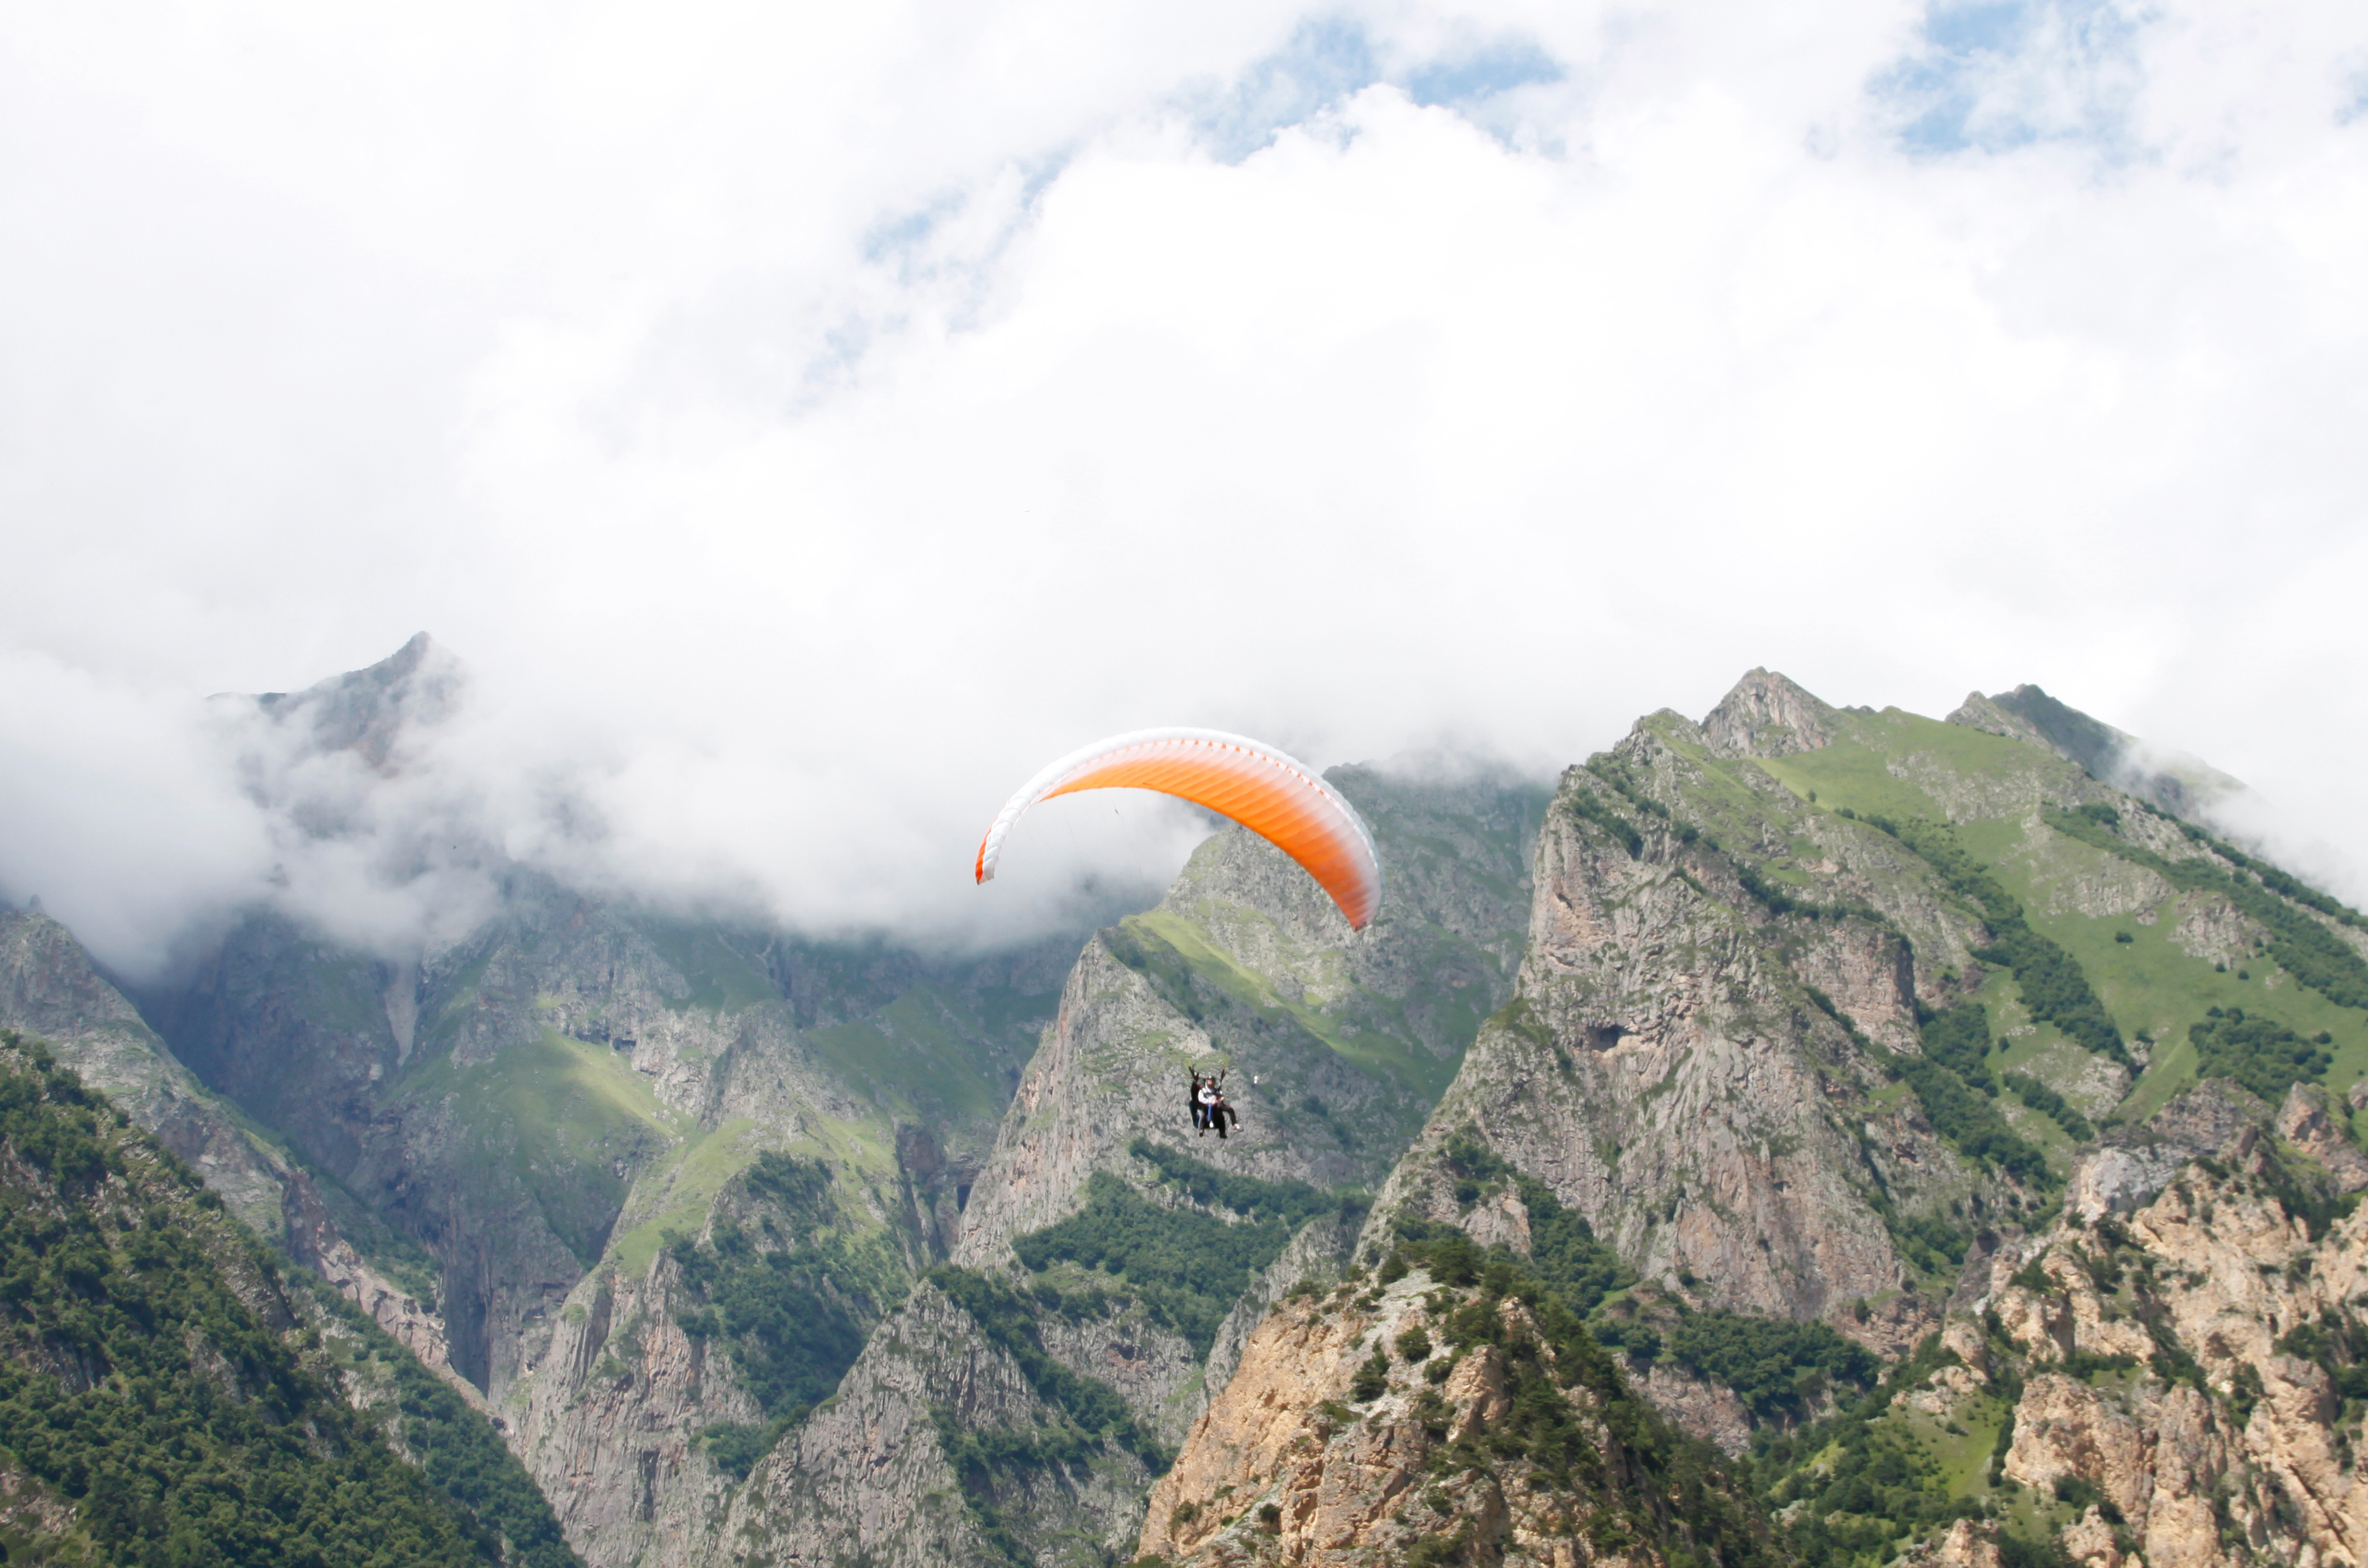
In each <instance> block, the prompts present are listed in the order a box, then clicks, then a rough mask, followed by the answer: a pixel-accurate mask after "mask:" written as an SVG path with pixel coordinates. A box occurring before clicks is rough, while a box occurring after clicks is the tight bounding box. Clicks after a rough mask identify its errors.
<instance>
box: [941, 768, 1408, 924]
mask: <svg viewBox="0 0 2368 1568" xmlns="http://www.w3.org/2000/svg"><path fill="white" fill-rule="evenodd" d="M1119 789H1124V790H1157V791H1159V792H1160V793H1161V794H1163V795H1174V796H1177V797H1178V798H1179V799H1181V800H1186V801H1192V802H1193V803H1194V804H1196V805H1201V806H1206V807H1208V808H1209V810H1211V811H1212V812H1217V813H1218V814H1220V815H1222V816H1227V817H1231V818H1232V819H1233V820H1234V821H1235V822H1237V823H1239V824H1242V825H1243V826H1244V827H1246V828H1248V829H1249V830H1250V831H1251V832H1252V833H1255V834H1257V835H1258V836H1259V837H1261V838H1264V839H1266V840H1267V841H1268V842H1269V843H1270V844H1272V845H1273V846H1275V847H1276V848H1278V849H1280V850H1281V851H1282V852H1283V853H1284V854H1286V855H1288V856H1290V857H1291V858H1292V859H1294V860H1296V861H1298V862H1299V863H1300V865H1301V866H1303V867H1304V868H1305V869H1306V871H1307V874H1308V875H1309V876H1311V877H1314V878H1315V881H1317V882H1318V883H1319V884H1320V885H1321V886H1322V887H1323V889H1324V891H1325V892H1328V893H1330V894H1331V895H1332V902H1333V903H1337V904H1338V905H1339V906H1340V913H1341V914H1343V915H1347V916H1348V917H1349V926H1350V927H1351V928H1353V929H1355V930H1359V931H1361V930H1363V929H1364V928H1365V926H1367V925H1368V924H1370V923H1371V922H1372V918H1373V912H1374V911H1375V910H1376V909H1378V908H1380V907H1381V903H1382V861H1381V857H1380V856H1379V855H1378V854H1376V853H1375V852H1374V849H1373V835H1372V832H1371V831H1370V830H1368V829H1367V828H1366V826H1365V819H1364V818H1362V817H1360V816H1359V815H1358V814H1357V808H1356V807H1354V806H1352V805H1350V804H1349V802H1348V801H1345V800H1343V799H1341V798H1340V796H1339V794H1338V791H1336V790H1333V788H1332V787H1331V786H1330V785H1328V784H1326V783H1325V782H1324V780H1323V779H1321V778H1317V777H1315V774H1314V773H1312V772H1310V771H1309V770H1308V769H1307V768H1305V767H1302V766H1301V765H1300V764H1298V763H1296V762H1293V761H1292V759H1291V758H1290V757H1288V756H1284V755H1283V754H1282V753H1281V752H1279V751H1277V750H1275V749H1274V748H1273V747H1272V746H1269V745H1261V744H1258V742H1257V741H1254V740H1250V739H1248V738H1247V737H1246V736H1242V735H1229V734H1227V733H1224V731H1222V730H1136V731H1133V732H1132V733H1128V734H1123V735H1112V736H1111V737H1110V739H1109V740H1106V741H1098V742H1096V743H1095V744H1092V745H1089V746H1087V747H1085V748H1083V749H1082V750H1079V751H1074V752H1071V753H1070V754H1069V755H1068V756H1064V757H1063V758H1062V759H1061V760H1060V761H1058V762H1056V763H1054V764H1053V765H1052V766H1051V767H1047V768H1046V769H1044V771H1043V772H1042V773H1039V774H1038V775H1037V776H1036V777H1035V778H1030V780H1029V781H1028V782H1027V783H1026V784H1024V785H1022V786H1021V787H1020V790H1019V793H1018V794H1016V795H1014V796H1012V797H1011V799H1010V800H1009V801H1006V802H1004V807H1003V810H1001V811H1000V812H996V816H995V823H994V825H992V826H991V827H989V828H988V829H987V830H986V836H985V838H983V839H981V840H980V841H979V846H978V858H977V860H976V862H975V864H974V867H973V869H974V870H975V871H976V873H977V877H978V880H979V881H982V882H986V881H993V880H994V878H995V862H996V858H997V857H998V856H1000V855H1001V854H1002V852H1003V840H1004V838H1005V836H1006V835H1008V834H1009V833H1010V832H1011V827H1012V824H1014V823H1017V822H1018V821H1019V818H1020V816H1021V815H1022V814H1023V813H1024V812H1026V811H1027V810H1028V808H1029V807H1030V806H1032V805H1034V804H1035V803H1036V802H1037V801H1049V800H1051V799H1052V798H1053V796H1055V795H1069V794H1075V793H1076V791H1077V790H1119Z"/></svg>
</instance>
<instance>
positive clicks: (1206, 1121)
mask: <svg viewBox="0 0 2368 1568" xmlns="http://www.w3.org/2000/svg"><path fill="white" fill-rule="evenodd" d="M1194 1099H1195V1101H1196V1104H1195V1106H1194V1108H1193V1113H1192V1119H1193V1121H1194V1123H1195V1124H1196V1125H1198V1126H1199V1128H1200V1129H1201V1137H1203V1138H1206V1137H1207V1136H1208V1135H1209V1125H1210V1123H1211V1122H1212V1121H1214V1120H1215V1119H1216V1116H1217V1080H1215V1079H1214V1078H1203V1079H1201V1081H1200V1088H1199V1091H1198V1092H1197V1094H1196V1095H1195V1096H1194Z"/></svg>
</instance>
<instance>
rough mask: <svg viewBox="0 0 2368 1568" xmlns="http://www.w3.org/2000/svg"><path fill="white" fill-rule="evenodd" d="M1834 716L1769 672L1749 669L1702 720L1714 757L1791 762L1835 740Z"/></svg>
mask: <svg viewBox="0 0 2368 1568" xmlns="http://www.w3.org/2000/svg"><path fill="white" fill-rule="evenodd" d="M1833 720H1834V710H1833V709H1832V708H1831V707H1830V706H1828V705H1827V704H1826V703H1825V702H1822V701H1820V700H1818V699H1816V697H1814V696H1812V695H1810V694H1809V693H1808V692H1807V691H1805V690H1804V689H1803V688H1802V687H1799V686H1797V685H1795V684H1793V681H1791V680H1790V679H1788V678H1787V677H1785V676H1781V675H1779V674H1777V673H1776V672H1775V671H1773V670H1764V669H1754V670H1751V671H1749V672H1748V673H1747V674H1746V675H1745V676H1744V677H1743V678H1742V679H1741V680H1739V681H1736V683H1735V689H1734V690H1732V691H1730V692H1728V693H1727V694H1726V695H1725V697H1723V698H1721V699H1719V704H1718V706H1717V707H1715V708H1713V709H1712V710H1710V712H1709V714H1708V715H1707V716H1705V717H1704V718H1703V720H1702V731H1703V733H1705V734H1707V735H1708V736H1709V737H1710V745H1711V751H1712V753H1713V755H1714V756H1723V757H1738V756H1759V757H1770V756H1793V754H1795V753H1797V752H1804V751H1816V749H1818V748H1819V747H1820V746H1823V745H1825V744H1827V743H1828V742H1830V741H1831V740H1832V739H1833V738H1834V729H1833Z"/></svg>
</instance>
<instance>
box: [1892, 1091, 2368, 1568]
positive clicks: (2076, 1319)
mask: <svg viewBox="0 0 2368 1568" xmlns="http://www.w3.org/2000/svg"><path fill="white" fill-rule="evenodd" d="M2217 1097H2219V1096H2210V1095H2203V1096H2190V1098H2191V1099H2201V1100H2203V1102H2205V1112H2204V1113H2203V1114H2197V1115H2192V1116H2191V1117H2190V1120H2191V1121H2192V1122H2194V1123H2198V1124H2201V1125H2203V1126H2210V1125H2211V1124H2212V1123H2213V1121H2214V1119H2216V1116H2215V1115H2214V1114H2213V1113H2210V1111H2209V1102H2210V1101H2212V1100H2213V1099H2214V1098H2217ZM2255 1103H2256V1104H2258V1102H2255ZM2191 1109H2192V1108H2191ZM2167 1114H2168V1113H2167ZM2284 1158H2285V1157H2284V1156H2281V1155H2280V1154H2279V1153H2277V1152H2276V1150H2275V1149H2274V1148H2273V1146H2272V1145H2271V1143H2270V1142H2268V1141H2266V1140H2264V1139H2262V1138H2261V1137H2260V1135H2259V1134H2258V1132H2257V1131H2255V1129H2254V1128H2253V1127H2251V1126H2250V1125H2248V1126H2245V1127H2243V1128H2241V1129H2240V1130H2238V1131H2237V1134H2236V1136H2235V1138H2234V1140H2233V1142H2231V1143H2230V1144H2227V1145H2224V1147H2223V1150H2222V1154H2221V1156H2218V1157H2214V1158H2211V1159H2209V1160H2208V1161H2204V1162H2190V1163H2183V1164H2181V1165H2180V1166H2179V1167H2178V1168H2177V1169H2176V1171H2175V1173H2174V1175H2173V1176H2172V1177H2171V1178H2170V1179H2169V1181H2168V1183H2167V1184H2166V1185H2165V1186H2164V1187H2161V1189H2160V1190H2159V1191H2158V1193H2157V1195H2156V1196H2155V1197H2154V1198H2153V1199H2152V1200H2151V1201H2149V1202H2146V1203H2145V1204H2144V1205H2143V1206H2141V1207H2137V1208H2135V1209H2130V1210H2121V1211H2118V1212H2116V1211H2111V1210H2100V1211H2098V1212H2096V1213H2095V1214H2092V1215H2083V1214H2080V1213H2078V1212H2077V1211H2076V1212H2071V1213H2067V1214H2066V1218H2065V1220H2064V1221H2062V1222H2060V1223H2059V1224H2058V1225H2057V1226H2056V1227H2055V1229H2054V1230H2052V1231H2051V1232H2050V1233H2047V1234H2046V1235H2044V1236H2042V1237H2039V1238H2036V1239H2035V1240H2033V1241H2032V1242H2031V1243H2029V1244H2026V1245H2025V1246H2024V1247H2022V1248H2021V1249H2017V1250H2015V1251H2009V1252H2003V1253H2001V1254H2000V1255H1999V1256H1997V1257H1995V1258H1994V1259H1992V1260H1991V1261H1990V1262H1989V1263H1988V1264H1987V1265H1986V1266H1985V1272H1986V1274H1987V1290H1986V1292H1985V1293H1984V1294H1983V1295H1982V1296H1980V1297H1978V1298H1977V1299H1976V1300H1975V1301H1974V1303H1973V1304H1974V1306H1975V1309H1976V1311H1977V1312H1979V1313H1982V1314H1984V1315H1985V1316H1986V1318H1987V1322H1988V1324H1990V1325H1991V1334H1990V1335H1989V1336H1987V1337H1986V1336H1984V1335H1981V1334H1979V1333H1977V1332H1971V1329H1972V1325H1971V1324H1969V1323H1966V1324H1952V1333H1957V1334H1960V1335H1961V1338H1960V1339H1959V1340H1952V1344H1957V1343H1962V1344H1963V1345H1964V1346H1965V1347H1966V1348H1967V1349H1968V1350H1970V1351H1972V1353H1973V1354H1972V1356H1971V1357H1969V1358H1968V1359H1969V1360H1979V1361H1980V1362H1982V1363H1983V1364H1986V1365H1987V1364H1989V1363H1991V1362H1994V1361H1995V1358H1996V1355H1997V1350H1998V1347H2000V1346H2003V1347H2006V1348H2009V1349H2010V1351H2011V1353H2012V1355H2013V1356H2014V1357H2015V1358H2021V1360H2022V1362H2023V1364H2024V1365H2025V1367H2026V1372H2025V1375H2024V1376H2023V1377H2022V1379H2021V1392H2020V1395H2019V1397H2018V1398H2017V1400H2016V1403H2015V1405H2014V1409H2013V1414H2012V1425H2011V1428H2010V1437H2011V1440H2010V1443H2009V1446H2008V1447H2007V1448H2006V1449H2005V1451H2004V1453H2003V1455H2002V1462H2001V1465H2000V1472H2001V1474H2002V1475H2003V1477H2004V1478H2005V1479H2006V1480H2007V1481H2009V1482H2011V1483H2018V1484H2020V1485H2022V1486H2024V1487H2028V1488H2031V1489H2032V1490H2033V1491H2034V1492H2036V1493H2037V1494H2040V1495H2041V1496H2042V1497H2051V1496H2052V1497H2059V1498H2065V1497H2069V1498H2080V1497H2094V1498H2096V1499H2097V1500H2098V1501H2097V1502H2096V1503H2095V1504H2094V1505H2090V1506H2085V1507H2084V1508H2083V1509H2082V1510H2081V1511H2080V1512H2078V1515H2077V1517H2073V1518H2071V1519H2070V1520H2068V1521H2067V1522H2065V1523H2063V1524H2061V1525H2060V1526H2058V1527H2056V1528H2058V1529H2059V1532H2060V1535H2061V1540H2062V1543H2063V1545H2064V1546H2065V1548H2066V1551H2067V1552H2068V1553H2069V1554H2070V1555H2071V1556H2072V1557H2073V1558H2074V1559H2075V1560H2076V1561H2080V1562H2095V1561H2098V1560H2100V1559H2101V1560H2102V1561H2103V1562H2105V1563H2107V1564H2108V1565H2109V1568H2110V1565H2112V1564H2117V1563H2119V1562H2123V1561H2124V1560H2130V1559H2133V1558H2142V1559H2143V1560H2144V1561H2145V1562H2147V1563H2149V1564H2165V1565H2169V1564H2176V1565H2179V1568H2223V1565H2226V1568H2234V1565H2236V1564H2239V1563H2246V1562H2259V1561H2262V1560H2265V1559H2266V1560H2270V1561H2275V1562H2284V1563H2289V1564H2294V1565H2296V1568H2300V1565H2302V1564H2309V1563H2326V1562H2345V1563H2356V1562H2360V1561H2362V1551H2363V1549H2364V1548H2368V1480H2364V1479H2363V1477H2362V1475H2361V1474H2360V1471H2359V1455H2358V1453H2357V1451H2356V1450H2357V1443H2358V1432H2357V1429H2356V1418H2352V1419H2339V1417H2340V1416H2341V1415H2342V1414H2343V1412H2344V1411H2345V1410H2346V1409H2348V1408H2351V1407H2349V1406H2346V1405H2345V1404H2344V1403H2343V1402H2342V1401H2341V1400H2340V1398H2339V1397H2338V1396H2337V1381H2338V1378H2339V1376H2342V1377H2349V1376H2350V1375H2351V1374H2350V1372H2349V1371H2348V1369H2350V1368H2351V1367H2354V1366H2357V1365H2359V1364H2360V1362H2361V1359H2362V1357H2363V1355H2368V1337H2363V1335H2362V1324H2361V1322H2360V1319H2359V1316H2358V1313H2359V1293H2360V1290H2361V1288H2362V1284H2363V1283H2368V1214H2359V1213H2353V1214H2351V1215H2349V1216H2348V1217H2345V1218H2343V1219H2340V1220H2337V1221H2333V1222H2332V1224H2331V1225H2329V1224H2328V1220H2327V1213H2328V1210H2327V1209H2326V1208H2325V1207H2324V1203H2325V1199H2324V1198H2323V1197H2314V1196H2312V1184H2313V1182H2315V1181H2317V1180H2321V1179H2323V1178H2321V1177H2319V1176H2316V1175H2314V1174H2312V1173H2309V1172H2307V1171H2298V1170H2296V1169H2294V1168H2293V1167H2290V1166H2289V1165H2286V1164H2283V1163H2282V1160H2283V1159H2284ZM2224 1160H2225V1163H2224ZM2320 1226H2327V1228H2326V1229H2324V1230H2323V1231H2322V1230H2319V1229H2318V1227H2320ZM2019 1257H2021V1258H2022V1259H2023V1260H2022V1261H2020V1262H2018V1258H2019ZM1954 1370H1955V1369H1943V1371H1942V1372H1941V1373H1940V1374H1936V1376H1935V1380H1934V1388H1935V1390H1936V1391H1937V1392H1936V1393H1935V1396H1934V1397H1935V1398H1936V1399H1937V1401H1938V1403H1937V1404H1936V1406H1935V1408H1936V1409H1937V1410H1939V1411H1941V1413H1942V1414H1944V1415H1952V1414H1954V1413H1956V1412H1958V1411H1962V1410H1964V1409H1966V1408H1968V1407H1969V1403H1970V1402H1972V1401H1974V1400H1977V1399H1978V1398H1979V1397H1981V1391H1980V1387H1979V1385H1980V1384H1985V1383H1987V1381H1989V1375H1988V1374H1985V1375H1982V1376H1980V1377H1978V1378H1976V1379H1975V1381H1973V1382H1963V1381H1961V1382H1959V1383H1958V1384H1956V1385H1953V1392H1952V1391H1951V1390H1950V1389H1944V1388H1943V1386H1942V1380H1943V1379H1944V1378H1946V1377H1947V1376H1949V1375H1950V1374H1951V1372H1952V1371H1954ZM1989 1371H1990V1373H1993V1374H1994V1373H1996V1372H1997V1371H1998V1367H1997V1366H1995V1365H1990V1367H1989ZM1960 1376H1962V1374H1960Z"/></svg>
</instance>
